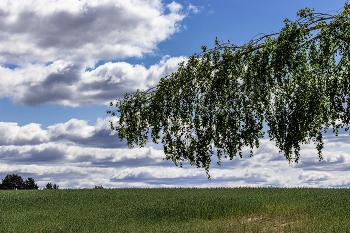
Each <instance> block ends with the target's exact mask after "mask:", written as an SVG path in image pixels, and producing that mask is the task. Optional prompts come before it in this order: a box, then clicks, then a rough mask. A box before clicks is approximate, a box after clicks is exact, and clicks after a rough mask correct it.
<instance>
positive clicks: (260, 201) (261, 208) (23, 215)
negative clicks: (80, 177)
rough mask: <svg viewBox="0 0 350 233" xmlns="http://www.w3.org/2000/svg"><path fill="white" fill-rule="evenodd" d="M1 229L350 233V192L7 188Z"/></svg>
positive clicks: (0, 204) (0, 197) (1, 201)
mask: <svg viewBox="0 0 350 233" xmlns="http://www.w3.org/2000/svg"><path fill="white" fill-rule="evenodd" d="M0 232H350V189H311V188H290V189H287V188H216V189H196V188H171V189H170V188H159V189H134V188H133V189H130V188H129V189H78V190H43V191H38V190H33V191H30V190H26V191H25V190H23V191H12V190H11V191H1V192H0Z"/></svg>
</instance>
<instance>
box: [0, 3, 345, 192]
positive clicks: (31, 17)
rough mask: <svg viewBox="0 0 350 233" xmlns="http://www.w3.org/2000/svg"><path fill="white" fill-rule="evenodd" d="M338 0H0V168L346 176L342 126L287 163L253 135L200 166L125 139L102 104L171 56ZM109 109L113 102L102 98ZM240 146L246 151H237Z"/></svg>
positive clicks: (307, 179)
mask: <svg viewBox="0 0 350 233" xmlns="http://www.w3.org/2000/svg"><path fill="white" fill-rule="evenodd" d="M344 2H345V1H344V0H333V1H319V0H293V1H287V0H266V1H261V0H220V1H217V0H216V1H212V0H211V1H210V0H178V1H169V0H163V1H162V0H128V1H126V0H26V1H20V0H2V1H0V109H1V111H0V178H4V177H5V176H6V175H7V174H19V175H21V176H22V177H23V179H27V178H28V177H32V178H34V179H35V181H36V182H37V183H38V185H39V187H40V188H43V187H45V185H46V184H47V183H48V182H51V183H55V184H57V185H59V186H60V188H93V187H94V186H95V185H97V186H100V185H102V186H103V187H106V188H120V187H237V186H241V187H242V186H255V187H270V186H274V187H335V188H340V187H349V186H350V174H348V172H347V171H348V170H349V169H350V143H349V142H350V137H349V135H348V134H347V133H345V132H341V134H340V135H339V136H338V137H335V136H334V135H333V134H332V132H327V133H326V134H325V135H324V140H325V149H324V152H323V155H324V160H323V161H321V162H319V159H318V155H317V151H316V149H315V145H305V146H303V149H302V151H301V158H300V160H299V163H298V164H295V163H291V164H288V161H287V160H286V159H285V157H284V156H283V154H281V153H279V151H278V149H277V147H276V146H275V142H273V141H269V140H268V139H263V140H261V145H260V147H259V148H257V149H255V155H254V156H253V157H251V158H250V157H249V156H248V153H246V154H244V156H243V158H242V159H241V158H239V157H237V158H234V159H233V160H224V161H223V162H222V165H221V166H218V165H216V164H215V162H214V163H213V164H212V166H211V170H210V175H211V180H208V179H207V177H206V174H205V171H204V170H203V169H198V168H195V167H191V166H190V165H189V164H187V163H184V166H183V168H179V167H176V166H175V165H174V164H173V163H172V162H171V161H166V160H163V158H164V157H165V155H164V153H163V151H162V146H161V145H154V144H148V145H147V146H146V147H145V148H134V149H129V148H127V146H126V141H125V140H123V141H120V140H119V138H118V134H117V133H116V132H112V131H111V130H110V128H109V121H110V120H111V121H113V122H116V121H117V118H110V117H109V116H108V115H107V114H106V110H110V109H111V108H110V107H109V103H110V102H111V101H113V100H115V99H116V98H121V97H123V96H124V94H125V93H128V92H133V91H135V90H136V89H143V90H145V89H147V88H150V87H153V86H155V85H157V82H158V81H159V79H160V78H162V77H164V76H166V75H169V74H171V73H172V72H175V71H176V70H177V66H178V63H180V62H182V61H185V60H186V59H187V58H188V57H189V56H190V55H192V54H193V53H196V52H200V51H201V49H200V48H201V45H206V46H208V48H210V47H213V46H214V40H215V38H216V37H217V38H218V39H219V40H224V41H227V40H230V41H231V42H233V43H235V44H236V45H243V44H244V43H245V42H247V41H249V40H250V39H252V38H253V37H254V36H256V35H258V34H259V33H265V34H267V33H271V32H278V31H279V30H280V29H281V28H282V27H283V20H284V19H285V18H288V19H291V20H295V19H296V12H297V11H298V10H299V9H301V8H305V7H309V8H314V9H315V11H316V12H322V13H325V12H328V13H332V12H334V11H336V10H339V9H341V8H342V6H343V5H344ZM111 110H115V109H114V108H112V109H111ZM247 152H248V150H247Z"/></svg>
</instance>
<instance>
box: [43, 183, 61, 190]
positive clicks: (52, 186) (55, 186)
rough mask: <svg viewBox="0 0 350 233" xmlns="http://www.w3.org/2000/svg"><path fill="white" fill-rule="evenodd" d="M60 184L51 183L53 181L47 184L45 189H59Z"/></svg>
mask: <svg viewBox="0 0 350 233" xmlns="http://www.w3.org/2000/svg"><path fill="white" fill-rule="evenodd" d="M58 187H59V185H56V184H53V185H52V184H51V182H49V183H47V185H46V186H45V189H58Z"/></svg>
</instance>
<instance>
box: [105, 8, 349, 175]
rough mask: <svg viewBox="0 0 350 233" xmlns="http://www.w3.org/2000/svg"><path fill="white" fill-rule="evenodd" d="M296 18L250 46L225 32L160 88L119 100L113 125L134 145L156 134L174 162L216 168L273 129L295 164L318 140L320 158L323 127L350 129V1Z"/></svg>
mask: <svg viewBox="0 0 350 233" xmlns="http://www.w3.org/2000/svg"><path fill="white" fill-rule="evenodd" d="M297 16H298V17H299V18H298V19H297V20H296V21H291V20H288V19H286V20H285V21H284V23H285V25H284V27H283V28H282V29H281V30H280V32H278V33H273V34H268V35H262V36H260V37H259V38H257V39H252V40H251V41H248V42H247V43H246V44H244V45H242V46H237V45H235V44H232V43H230V42H229V41H228V42H220V41H219V40H217V39H216V41H215V47H214V48H212V49H209V50H208V49H207V47H206V46H202V52H201V53H199V54H194V55H192V56H191V57H189V59H188V60H187V61H186V62H183V63H180V64H179V68H178V70H177V72H174V73H172V74H171V75H169V76H166V77H163V78H161V79H160V81H159V83H158V85H157V86H156V87H154V88H151V89H149V90H146V91H140V90H138V91H137V92H136V93H128V94H126V95H125V96H124V99H117V101H116V102H115V103H111V106H116V107H117V110H116V111H108V113H109V114H111V115H113V116H116V115H117V116H120V118H119V122H118V124H116V125H113V124H112V123H111V128H112V129H113V130H116V131H117V132H118V134H119V137H120V138H121V139H122V138H125V139H127V142H128V145H129V147H133V146H134V145H137V146H141V147H143V146H144V145H145V144H146V142H147V141H148V139H149V137H151V139H152V141H153V142H154V143H162V144H163V146H164V153H165V155H166V159H171V160H172V161H173V162H174V163H175V164H176V165H180V166H181V165H182V162H183V161H188V162H189V163H190V164H191V165H194V166H197V167H202V168H204V169H205V170H206V171H207V174H208V171H209V167H210V164H211V156H212V155H214V154H215V155H216V156H217V157H218V160H219V163H220V161H221V159H222V158H223V157H224V158H230V159H233V157H234V156H236V155H240V156H241V157H242V151H243V149H244V148H245V147H249V148H250V154H251V155H253V149H254V148H255V147H259V139H261V138H262V137H263V136H264V134H265V133H267V135H268V136H269V138H270V139H271V140H273V141H275V142H276V146H277V147H278V148H279V150H280V152H283V153H284V156H285V157H286V159H287V160H288V161H289V162H291V161H295V162H298V160H299V156H300V146H301V145H302V144H305V143H310V142H314V143H315V145H316V149H317V151H318V156H319V159H320V160H321V159H322V149H323V140H322V133H323V132H326V131H327V129H328V128H329V127H332V128H333V132H334V133H335V134H336V135H337V134H338V129H339V128H343V127H345V130H348V129H349V126H348V125H349V122H350V97H349V93H350V92H349V91H350V82H349V80H350V73H349V72H350V70H349V68H350V52H349V51H350V17H349V16H350V5H349V4H348V3H345V5H344V7H343V8H342V9H341V10H340V11H338V12H336V13H335V14H333V15H331V14H323V13H316V12H314V11H313V10H311V9H308V8H306V9H302V10H300V11H299V12H298V13H297ZM264 124H266V125H267V126H268V130H267V132H264V131H263V128H264ZM208 176H209V174H208Z"/></svg>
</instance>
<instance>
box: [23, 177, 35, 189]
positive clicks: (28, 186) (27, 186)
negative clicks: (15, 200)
mask: <svg viewBox="0 0 350 233" xmlns="http://www.w3.org/2000/svg"><path fill="white" fill-rule="evenodd" d="M24 189H39V186H38V185H37V184H36V183H35V181H34V179H33V178H30V177H28V180H26V181H24Z"/></svg>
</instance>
